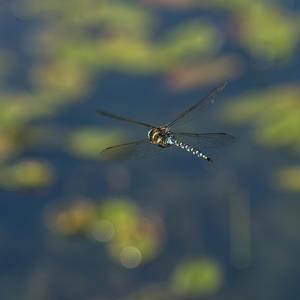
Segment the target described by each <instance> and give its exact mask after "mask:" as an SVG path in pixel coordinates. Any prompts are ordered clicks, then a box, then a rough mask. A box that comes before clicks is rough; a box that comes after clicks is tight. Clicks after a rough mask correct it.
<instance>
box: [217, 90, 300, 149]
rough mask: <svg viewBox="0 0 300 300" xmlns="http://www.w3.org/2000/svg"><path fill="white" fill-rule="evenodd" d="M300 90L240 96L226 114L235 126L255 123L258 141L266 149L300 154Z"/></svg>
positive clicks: (253, 124)
mask: <svg viewBox="0 0 300 300" xmlns="http://www.w3.org/2000/svg"><path fill="white" fill-rule="evenodd" d="M299 99H300V89H299V88H298V86H297V85H288V86H279V87H276V88H270V89H268V90H265V91H261V92H253V93H251V94H249V95H246V96H244V97H240V98H239V99H238V101H237V102H235V103H233V104H231V105H230V107H227V108H226V109H222V115H223V116H225V118H226V119H227V120H228V121H230V122H232V123H233V124H251V125H252V126H253V127H254V129H255V138H256V140H257V141H258V142H260V143H262V144H264V145H265V146H272V147H285V149H286V150H288V151H291V152H293V153H295V154H299V153H300V139H299V130H300V118H299V115H300V102H299Z"/></svg>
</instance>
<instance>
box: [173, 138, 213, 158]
mask: <svg viewBox="0 0 300 300" xmlns="http://www.w3.org/2000/svg"><path fill="white" fill-rule="evenodd" d="M169 143H170V144H172V145H174V146H176V147H179V148H181V149H182V150H185V151H187V152H190V153H192V154H193V155H195V156H197V157H199V158H202V159H205V160H207V161H210V162H211V161H212V160H211V158H209V157H208V156H207V155H205V154H204V153H203V152H201V151H200V150H199V149H197V148H195V147H192V146H191V145H188V144H186V143H183V142H181V141H179V140H177V139H176V138H175V137H174V136H170V137H169Z"/></svg>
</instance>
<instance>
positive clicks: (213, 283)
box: [172, 258, 224, 297]
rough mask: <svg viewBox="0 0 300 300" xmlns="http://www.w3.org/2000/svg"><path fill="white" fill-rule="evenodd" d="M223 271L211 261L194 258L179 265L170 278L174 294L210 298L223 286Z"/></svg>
mask: <svg viewBox="0 0 300 300" xmlns="http://www.w3.org/2000/svg"><path fill="white" fill-rule="evenodd" d="M223 281H224V275H223V270H222V268H221V267H220V266H219V264H218V263H217V262H215V261H214V260H211V259H204V258H196V259H191V260H189V261H185V262H182V263H181V264H179V265H178V266H177V267H176V269H175V272H174V274H173V277H172V288H173V290H174V292H175V294H178V295H181V296H185V297H189V296H194V297H195V296H198V297H199V296H210V295H213V294H216V293H217V292H218V291H219V290H220V288H221V287H222V285H223Z"/></svg>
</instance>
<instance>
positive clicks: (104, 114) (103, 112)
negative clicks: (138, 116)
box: [97, 109, 155, 128]
mask: <svg viewBox="0 0 300 300" xmlns="http://www.w3.org/2000/svg"><path fill="white" fill-rule="evenodd" d="M97 114H98V115H100V116H103V117H107V118H111V119H115V120H118V121H123V122H126V123H131V124H136V125H141V126H144V127H147V128H154V127H155V126H152V125H150V124H147V123H144V122H141V121H136V120H132V119H129V118H126V117H122V116H118V115H116V114H113V113H111V112H108V111H104V110H101V109H97Z"/></svg>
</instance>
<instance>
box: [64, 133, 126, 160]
mask: <svg viewBox="0 0 300 300" xmlns="http://www.w3.org/2000/svg"><path fill="white" fill-rule="evenodd" d="M122 142H124V138H123V135H122V134H121V133H120V132H118V131H113V130H110V131H108V130H101V129H97V128H81V129H77V130H75V131H74V132H72V133H70V135H69V139H68V147H67V149H69V151H70V152H71V153H72V154H74V155H76V156H79V157H83V158H90V159H97V158H100V151H101V150H103V149H105V148H107V147H108V146H110V145H115V144H120V143H122Z"/></svg>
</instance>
